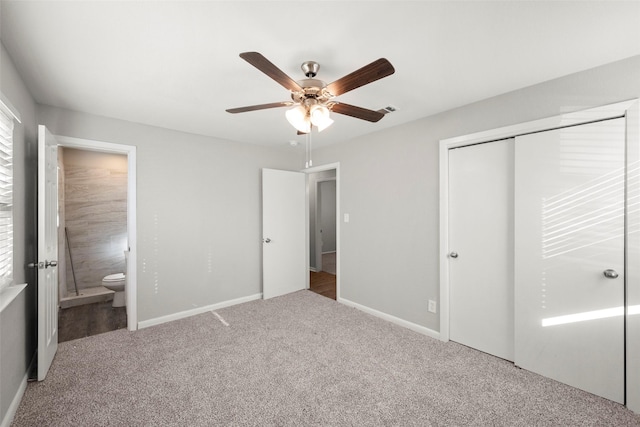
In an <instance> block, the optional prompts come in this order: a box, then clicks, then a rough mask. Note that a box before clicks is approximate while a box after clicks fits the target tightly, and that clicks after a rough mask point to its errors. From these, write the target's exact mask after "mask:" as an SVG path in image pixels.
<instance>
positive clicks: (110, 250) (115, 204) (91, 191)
mask: <svg viewBox="0 0 640 427" xmlns="http://www.w3.org/2000/svg"><path fill="white" fill-rule="evenodd" d="M61 150H64V177H65V179H64V218H65V219H64V222H62V221H61V228H62V233H64V228H65V227H66V228H67V235H68V240H67V241H66V244H67V245H66V246H65V245H64V243H65V240H66V239H63V240H62V242H59V243H61V244H59V249H58V250H59V253H61V254H64V256H65V259H66V263H65V264H66V282H65V281H60V282H59V283H61V286H65V285H66V289H67V292H68V293H67V295H69V294H70V295H73V294H74V293H75V285H74V276H75V282H76V284H77V286H78V290H80V289H84V288H91V287H96V286H100V285H101V284H102V279H103V278H104V277H105V276H106V275H108V274H113V273H124V272H125V261H124V251H125V250H127V248H128V244H127V242H128V240H127V167H128V165H127V163H128V162H127V156H125V155H121V154H112V153H100V152H96V151H88V150H76V149H72V148H64V149H61ZM61 204H62V202H61ZM61 219H62V218H61ZM69 249H71V258H70V256H69ZM63 251H64V252H63ZM58 258H62V256H59V257H58ZM71 259H73V265H72V264H71Z"/></svg>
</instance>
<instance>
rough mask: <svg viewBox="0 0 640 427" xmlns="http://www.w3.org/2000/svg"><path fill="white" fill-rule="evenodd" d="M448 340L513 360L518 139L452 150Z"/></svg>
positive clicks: (450, 166) (450, 171)
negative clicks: (515, 154)
mask: <svg viewBox="0 0 640 427" xmlns="http://www.w3.org/2000/svg"><path fill="white" fill-rule="evenodd" d="M449 248H450V253H449V336H450V339H451V340H453V341H456V342H459V343H461V344H464V345H467V346H469V347H473V348H476V349H478V350H481V351H484V352H486V353H489V354H493V355H495V356H498V357H501V358H503V359H507V360H513V139H508V140H502V141H496V142H491V143H486V144H479V145H472V146H467V147H462V148H456V149H452V150H450V151H449Z"/></svg>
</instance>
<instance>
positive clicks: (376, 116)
mask: <svg viewBox="0 0 640 427" xmlns="http://www.w3.org/2000/svg"><path fill="white" fill-rule="evenodd" d="M331 111H333V112H334V113H338V114H344V115H345V116H351V117H355V118H356V119H362V120H367V121H369V122H377V121H378V120H380V119H381V118H383V117H384V114H383V113H381V112H379V111H373V110H367V109H366V108H362V107H356V106H355V105H349V104H344V103H342V102H337V103H335V104H334V105H333V107H332V108H331Z"/></svg>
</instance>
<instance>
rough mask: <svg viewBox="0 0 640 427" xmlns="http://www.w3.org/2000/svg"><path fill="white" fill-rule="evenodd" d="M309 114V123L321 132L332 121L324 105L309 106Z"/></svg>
mask: <svg viewBox="0 0 640 427" xmlns="http://www.w3.org/2000/svg"><path fill="white" fill-rule="evenodd" d="M310 116H311V123H313V125H314V126H316V127H317V128H318V132H322V131H323V130H325V129H326V128H328V127H329V126H331V124H332V123H333V120H332V119H331V117H329V109H328V108H327V107H325V106H324V105H314V106H313V107H311V112H310Z"/></svg>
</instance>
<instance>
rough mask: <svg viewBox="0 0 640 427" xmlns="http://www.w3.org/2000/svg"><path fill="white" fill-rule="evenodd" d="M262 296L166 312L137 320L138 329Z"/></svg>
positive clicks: (260, 294)
mask: <svg viewBox="0 0 640 427" xmlns="http://www.w3.org/2000/svg"><path fill="white" fill-rule="evenodd" d="M261 298H262V293H259V294H254V295H249V296H246V297H242V298H236V299H232V300H229V301H223V302H219V303H216V304H211V305H205V306H204V307H196V308H192V309H191V310H185V311H180V312H178V313H173V314H168V315H166V316H160V317H156V318H154V319H149V320H143V321H141V322H138V329H144V328H148V327H149V326H155V325H160V324H162V323H167V322H171V321H173V320H178V319H184V318H185V317H191V316H195V315H196V314H201V313H205V312H207V311H213V310H219V309H221V308H225V307H230V306H232V305H237V304H242V303H243V302H249V301H255V300H257V299H261Z"/></svg>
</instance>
